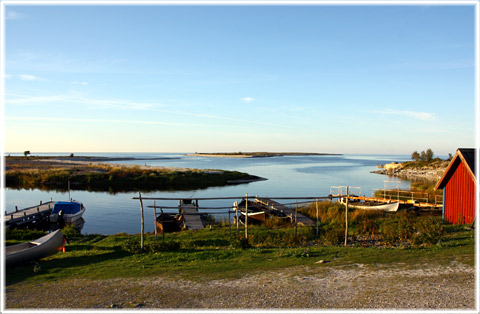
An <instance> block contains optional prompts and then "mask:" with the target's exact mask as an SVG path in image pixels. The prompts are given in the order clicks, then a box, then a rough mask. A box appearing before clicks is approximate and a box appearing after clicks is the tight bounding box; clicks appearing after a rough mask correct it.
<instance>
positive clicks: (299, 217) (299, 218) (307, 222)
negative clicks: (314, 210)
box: [255, 197, 315, 226]
mask: <svg viewBox="0 0 480 314" xmlns="http://www.w3.org/2000/svg"><path fill="white" fill-rule="evenodd" d="M255 202H258V203H260V204H263V205H266V206H267V207H268V208H270V209H272V210H277V211H279V212H282V213H284V214H285V215H287V216H288V217H290V219H291V220H292V221H295V219H296V223H297V224H298V225H301V226H314V225H315V222H314V221H313V220H311V219H310V218H308V217H307V216H305V215H303V214H301V213H299V212H297V213H295V209H294V208H290V207H287V206H285V205H283V204H280V203H278V202H276V201H274V200H272V199H269V198H261V197H256V198H255Z"/></svg>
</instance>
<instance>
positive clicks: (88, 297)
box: [5, 262, 475, 310]
mask: <svg viewBox="0 0 480 314" xmlns="http://www.w3.org/2000/svg"><path fill="white" fill-rule="evenodd" d="M5 291H6V307H7V309H9V308H13V307H15V308H23V309H29V308H36V309H38V308H44V309H47V308H48V309H50V308H51V309H62V308H68V309H91V308H95V309H98V308H143V309H410V310H412V309H419V310H422V309H423V310H425V309H437V310H440V309H463V310H466V309H470V310H472V309H474V307H475V269H474V267H472V266H468V265H464V264H461V263H457V262H454V263H452V264H450V265H447V266H438V265H436V266H434V265H431V264H425V265H417V266H415V267H414V268H412V267H411V266H410V267H406V265H404V264H393V265H389V266H371V265H370V266H367V265H362V264H352V265H347V266H336V267H335V266H328V263H327V264H319V265H318V267H316V266H314V267H307V266H299V267H290V268H285V269H283V270H280V271H277V272H262V273H250V274H247V275H245V276H244V277H242V278H239V279H222V280H203V281H201V282H193V281H189V280H186V279H176V280H175V279H172V278H164V277H150V278H131V279H110V280H86V279H66V280H62V281H58V282H42V283H35V284H32V283H29V284H24V283H18V284H13V285H9V286H7V287H6V289H5ZM52 291H55V293H54V295H52ZM72 296H74V297H72Z"/></svg>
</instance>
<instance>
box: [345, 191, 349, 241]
mask: <svg viewBox="0 0 480 314" xmlns="http://www.w3.org/2000/svg"><path fill="white" fill-rule="evenodd" d="M348 188H349V187H348V186H347V203H346V206H345V246H347V236H348V198H349V190H348Z"/></svg>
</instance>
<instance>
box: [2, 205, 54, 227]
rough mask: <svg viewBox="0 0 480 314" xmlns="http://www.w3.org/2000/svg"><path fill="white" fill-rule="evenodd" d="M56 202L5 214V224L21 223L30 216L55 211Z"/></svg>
mask: <svg viewBox="0 0 480 314" xmlns="http://www.w3.org/2000/svg"><path fill="white" fill-rule="evenodd" d="M55 203H57V202H55V201H50V202H46V203H43V204H39V205H36V206H31V207H27V208H24V209H20V210H18V211H15V212H10V213H5V217H4V223H6V224H10V223H12V222H14V221H20V220H23V219H25V218H28V217H29V216H35V215H44V214H47V213H48V212H50V211H51V210H52V209H53V205H55Z"/></svg>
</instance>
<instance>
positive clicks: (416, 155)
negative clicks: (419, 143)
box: [412, 151, 420, 161]
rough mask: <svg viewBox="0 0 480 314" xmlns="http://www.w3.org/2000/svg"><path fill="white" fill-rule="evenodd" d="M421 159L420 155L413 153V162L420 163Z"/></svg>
mask: <svg viewBox="0 0 480 314" xmlns="http://www.w3.org/2000/svg"><path fill="white" fill-rule="evenodd" d="M419 159H420V154H419V153H418V152H417V151H414V152H413V153H412V160H414V161H418V160H419Z"/></svg>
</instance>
